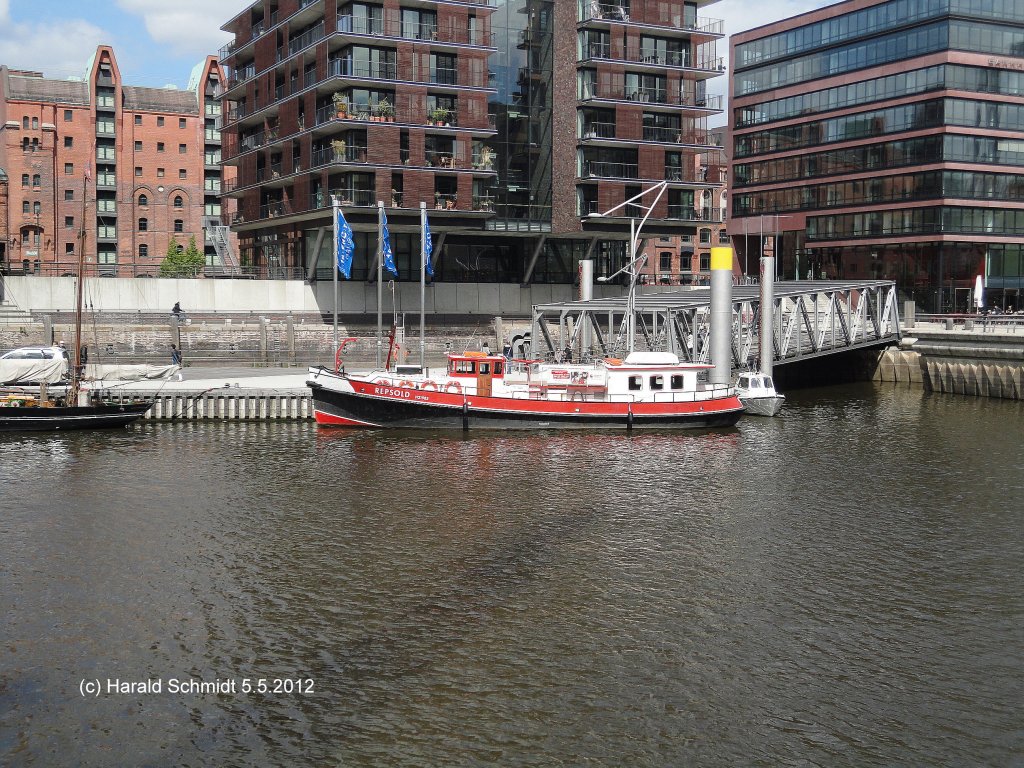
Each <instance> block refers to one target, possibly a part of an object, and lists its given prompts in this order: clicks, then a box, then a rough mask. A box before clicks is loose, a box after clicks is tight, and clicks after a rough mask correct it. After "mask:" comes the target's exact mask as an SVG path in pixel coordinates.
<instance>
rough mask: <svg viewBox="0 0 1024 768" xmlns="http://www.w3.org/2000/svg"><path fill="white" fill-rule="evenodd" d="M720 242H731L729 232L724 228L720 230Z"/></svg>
mask: <svg viewBox="0 0 1024 768" xmlns="http://www.w3.org/2000/svg"><path fill="white" fill-rule="evenodd" d="M718 244H719V245H728V244H729V233H728V232H726V231H725V230H724V229H720V230H718Z"/></svg>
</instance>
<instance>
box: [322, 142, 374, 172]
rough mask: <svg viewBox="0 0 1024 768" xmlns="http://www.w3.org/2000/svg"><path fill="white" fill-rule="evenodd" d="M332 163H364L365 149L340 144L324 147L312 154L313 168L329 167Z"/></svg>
mask: <svg viewBox="0 0 1024 768" xmlns="http://www.w3.org/2000/svg"><path fill="white" fill-rule="evenodd" d="M332 163H355V164H365V163H366V147H360V146H351V147H350V146H347V145H345V144H344V142H340V143H339V144H338V145H337V146H333V147H325V148H323V149H318V150H316V151H315V152H313V167H314V168H317V167H319V166H322V165H331V164H332Z"/></svg>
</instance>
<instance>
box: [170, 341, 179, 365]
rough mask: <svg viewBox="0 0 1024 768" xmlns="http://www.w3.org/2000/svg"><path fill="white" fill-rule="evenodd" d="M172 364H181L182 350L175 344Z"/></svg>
mask: <svg viewBox="0 0 1024 768" xmlns="http://www.w3.org/2000/svg"><path fill="white" fill-rule="evenodd" d="M171 365H177V366H180V365H181V350H180V349H178V347H177V346H175V345H174V344H171Z"/></svg>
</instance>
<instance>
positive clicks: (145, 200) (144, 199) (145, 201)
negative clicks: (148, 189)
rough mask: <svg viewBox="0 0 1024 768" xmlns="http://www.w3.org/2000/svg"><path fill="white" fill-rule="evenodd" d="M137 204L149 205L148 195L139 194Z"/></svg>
mask: <svg viewBox="0 0 1024 768" xmlns="http://www.w3.org/2000/svg"><path fill="white" fill-rule="evenodd" d="M139 205H140V206H142V207H143V208H145V207H146V206H147V205H149V197H147V196H146V195H139Z"/></svg>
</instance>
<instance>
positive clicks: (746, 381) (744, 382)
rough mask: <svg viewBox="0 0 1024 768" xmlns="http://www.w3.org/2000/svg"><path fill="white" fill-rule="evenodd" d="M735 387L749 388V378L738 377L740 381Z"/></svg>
mask: <svg viewBox="0 0 1024 768" xmlns="http://www.w3.org/2000/svg"><path fill="white" fill-rule="evenodd" d="M736 386H738V387H749V386H750V377H749V376H740V380H739V381H737V382H736Z"/></svg>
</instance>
